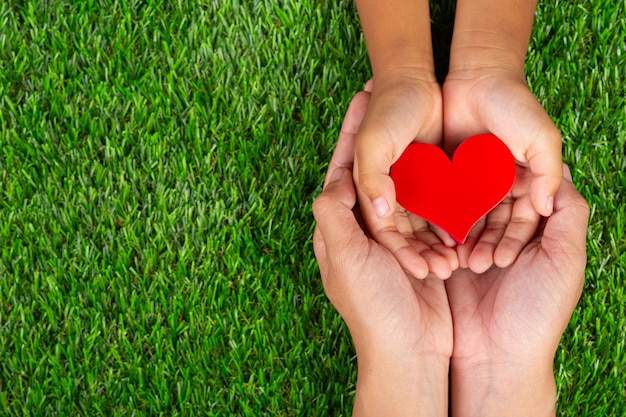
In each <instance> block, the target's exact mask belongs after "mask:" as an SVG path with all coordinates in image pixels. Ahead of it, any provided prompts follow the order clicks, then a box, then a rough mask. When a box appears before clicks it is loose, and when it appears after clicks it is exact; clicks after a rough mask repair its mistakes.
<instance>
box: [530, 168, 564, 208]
mask: <svg viewBox="0 0 626 417" xmlns="http://www.w3.org/2000/svg"><path fill="white" fill-rule="evenodd" d="M562 181H563V177H562V176H558V177H551V178H550V179H546V180H545V181H542V179H541V178H535V179H534V183H533V184H531V201H532V205H533V208H534V209H535V211H536V212H537V213H539V214H540V215H542V216H544V217H549V216H550V215H551V214H552V212H553V211H554V195H555V194H556V191H557V190H558V189H559V187H560V185H561V182H562Z"/></svg>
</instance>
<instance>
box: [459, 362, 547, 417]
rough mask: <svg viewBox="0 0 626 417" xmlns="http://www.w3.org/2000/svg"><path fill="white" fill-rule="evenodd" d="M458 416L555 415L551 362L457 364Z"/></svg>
mask: <svg viewBox="0 0 626 417" xmlns="http://www.w3.org/2000/svg"><path fill="white" fill-rule="evenodd" d="M450 381H451V382H450V384H451V388H452V389H451V397H452V401H451V404H452V412H453V414H454V415H456V416H502V415H506V416H513V417H514V416H520V417H521V416H538V417H542V416H554V415H555V413H556V408H555V407H556V384H555V380H554V373H553V369H552V361H551V360H532V361H527V362H513V361H509V362H502V363H491V362H483V363H478V364H462V363H455V360H454V359H453V360H452V362H451V368H450Z"/></svg>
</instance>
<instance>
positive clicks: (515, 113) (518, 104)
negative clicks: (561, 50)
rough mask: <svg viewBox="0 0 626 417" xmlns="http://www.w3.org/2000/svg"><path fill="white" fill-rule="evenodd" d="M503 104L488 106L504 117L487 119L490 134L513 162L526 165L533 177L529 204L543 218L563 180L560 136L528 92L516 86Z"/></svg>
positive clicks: (548, 212)
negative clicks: (511, 157) (500, 141)
mask: <svg viewBox="0 0 626 417" xmlns="http://www.w3.org/2000/svg"><path fill="white" fill-rule="evenodd" d="M517 88H519V89H520V91H518V92H513V93H511V94H510V95H509V97H518V98H517V99H509V100H506V101H505V102H504V103H497V102H490V104H489V105H490V106H498V108H497V109H493V114H500V115H501V114H502V113H503V110H502V109H503V108H505V109H506V110H505V111H504V117H499V118H496V117H490V118H488V125H489V126H488V127H489V128H490V130H491V131H492V132H493V133H494V134H495V135H496V136H498V137H499V138H500V139H502V140H503V141H504V142H505V143H506V144H507V146H508V147H509V149H511V152H512V153H513V155H514V156H515V158H516V159H517V160H518V161H520V162H522V163H524V164H527V165H528V167H529V168H530V171H531V172H532V175H533V180H532V185H531V201H532V204H533V207H534V209H535V210H536V211H537V213H539V214H541V215H542V216H549V215H550V214H551V213H552V209H553V196H554V194H555V193H556V190H557V189H558V187H559V184H560V183H561V179H562V168H561V162H562V161H561V134H560V132H559V130H558V129H557V128H556V126H555V125H554V123H553V122H552V120H551V119H550V116H548V114H547V113H546V111H545V110H544V108H543V107H542V106H541V104H540V103H539V102H538V101H537V99H536V98H535V97H534V96H533V95H532V94H531V93H530V91H529V90H528V88H527V87H526V86H523V85H519V86H518V87H517Z"/></svg>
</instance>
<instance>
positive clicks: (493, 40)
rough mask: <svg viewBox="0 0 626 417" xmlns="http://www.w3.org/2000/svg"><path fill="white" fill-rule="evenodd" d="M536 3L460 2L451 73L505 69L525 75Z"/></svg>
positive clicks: (532, 0) (500, 0)
mask: <svg viewBox="0 0 626 417" xmlns="http://www.w3.org/2000/svg"><path fill="white" fill-rule="evenodd" d="M536 6H537V1H536V0H458V1H457V6H456V17H455V21H454V34H453V38H452V46H451V51H450V72H456V71H467V70H473V69H484V68H489V67H505V68H507V69H513V70H515V71H517V72H518V73H521V74H522V75H523V71H524V61H525V59H526V52H527V50H528V43H529V42H530V36H531V33H532V26H533V21H534V14H535V8H536Z"/></svg>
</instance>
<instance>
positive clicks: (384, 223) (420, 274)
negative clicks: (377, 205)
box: [357, 189, 428, 279]
mask: <svg viewBox="0 0 626 417" xmlns="http://www.w3.org/2000/svg"><path fill="white" fill-rule="evenodd" d="M357 195H358V197H359V207H360V209H361V212H362V213H363V219H364V221H365V225H366V227H367V230H369V231H370V233H371V235H372V236H373V237H374V239H376V241H378V243H380V244H381V245H383V246H384V247H385V248H387V250H389V251H390V252H391V253H392V254H393V255H394V257H395V258H396V259H397V261H398V263H399V264H400V266H401V267H402V268H403V269H404V270H406V271H408V272H409V273H411V275H413V276H414V277H416V278H419V279H422V278H426V276H427V275H428V265H427V264H426V261H425V260H424V258H422V256H420V254H419V253H418V252H417V251H415V249H413V247H412V246H411V244H410V243H409V242H408V241H407V239H406V237H405V235H403V233H402V232H404V233H405V234H406V235H408V234H409V233H410V232H409V231H408V227H407V226H406V223H405V222H401V223H400V227H401V229H402V232H401V230H400V229H398V225H397V224H396V218H398V216H396V215H394V216H391V217H389V218H386V219H378V221H376V222H372V221H371V219H372V216H373V210H374V208H373V207H372V204H371V202H370V201H369V200H368V199H367V198H366V197H365V196H364V195H363V194H362V192H361V191H360V190H358V189H357ZM394 212H395V211H394ZM400 220H401V219H400Z"/></svg>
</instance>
